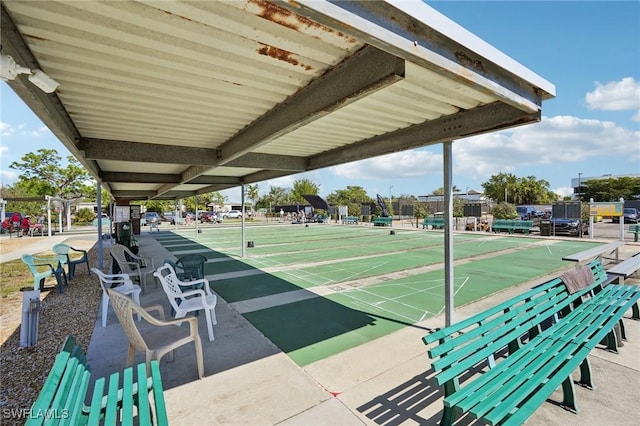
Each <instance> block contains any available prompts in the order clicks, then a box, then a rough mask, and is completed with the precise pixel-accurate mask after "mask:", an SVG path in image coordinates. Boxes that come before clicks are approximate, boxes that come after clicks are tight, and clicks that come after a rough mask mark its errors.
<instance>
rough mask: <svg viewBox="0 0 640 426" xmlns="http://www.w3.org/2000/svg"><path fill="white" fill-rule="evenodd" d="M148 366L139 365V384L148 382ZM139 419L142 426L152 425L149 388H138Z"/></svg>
mask: <svg viewBox="0 0 640 426" xmlns="http://www.w3.org/2000/svg"><path fill="white" fill-rule="evenodd" d="M146 377H147V366H146V365H145V364H139V365H138V382H140V381H141V380H142V379H145V381H146ZM138 418H139V420H140V424H141V425H150V424H152V423H151V412H150V410H149V388H148V387H147V386H139V387H138Z"/></svg>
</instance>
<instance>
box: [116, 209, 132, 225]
mask: <svg viewBox="0 0 640 426" xmlns="http://www.w3.org/2000/svg"><path fill="white" fill-rule="evenodd" d="M115 215H116V218H115V222H116V223H120V222H129V221H130V220H131V207H130V206H116V207H115Z"/></svg>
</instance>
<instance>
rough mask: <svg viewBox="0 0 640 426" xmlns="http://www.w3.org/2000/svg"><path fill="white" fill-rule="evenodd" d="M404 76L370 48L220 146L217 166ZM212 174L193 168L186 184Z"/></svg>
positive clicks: (394, 61)
mask: <svg viewBox="0 0 640 426" xmlns="http://www.w3.org/2000/svg"><path fill="white" fill-rule="evenodd" d="M404 73H405V67H404V60H402V59H399V58H397V57H396V56H394V55H390V54H388V53H386V52H384V51H382V50H379V49H377V48H375V47H371V46H366V47H364V48H362V49H360V50H359V51H358V52H356V53H355V54H353V55H352V56H351V57H349V58H347V59H345V60H344V61H343V62H341V63H340V64H338V65H337V66H336V67H334V68H333V69H332V70H330V71H328V72H327V73H325V74H324V75H322V76H320V77H319V78H317V79H315V80H314V81H312V82H311V83H309V84H308V85H307V86H306V87H304V88H303V89H301V90H299V91H298V92H297V93H296V94H295V95H293V96H290V97H289V98H287V99H286V100H285V101H283V102H282V103H280V104H279V105H277V106H275V107H274V108H273V109H271V110H270V111H269V112H267V113H266V114H264V115H263V116H262V117H260V118H258V119H257V120H255V121H254V122H253V123H252V124H251V125H250V126H248V127H246V128H244V129H243V130H242V131H240V132H239V133H237V134H236V135H235V136H233V137H232V138H231V139H229V140H227V141H226V142H225V143H223V144H222V145H220V147H219V149H220V157H219V158H218V161H217V164H216V165H218V166H223V165H226V164H228V163H230V162H231V161H234V160H236V159H238V158H240V157H242V156H244V155H246V154H248V153H249V152H250V151H251V150H254V149H256V148H257V147H259V146H261V145H263V144H265V143H267V142H269V141H271V140H273V139H275V138H277V137H280V136H283V135H285V134H287V133H290V132H292V131H294V130H296V129H298V128H300V127H302V126H304V125H306V124H308V123H311V122H313V121H315V120H317V119H318V118H320V117H323V116H325V115H327V114H329V113H331V112H333V111H335V110H338V109H340V108H342V107H344V106H346V105H348V104H350V103H352V102H354V101H356V100H358V99H361V98H363V97H366V96H368V95H370V94H371V93H374V92H376V91H378V90H380V89H383V88H385V87H388V86H390V85H391V84H393V83H395V82H397V81H400V80H401V79H403V78H404ZM209 170H210V169H207V168H206V167H201V166H197V165H196V166H194V167H191V168H189V169H187V170H186V171H185V172H184V173H183V175H182V181H183V182H187V181H190V180H192V179H194V178H195V177H197V176H199V175H201V174H205V173H207V172H208V171H209ZM169 189H170V188H167V190H169ZM159 195H160V194H159Z"/></svg>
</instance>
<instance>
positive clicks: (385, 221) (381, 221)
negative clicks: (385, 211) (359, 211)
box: [373, 216, 393, 226]
mask: <svg viewBox="0 0 640 426" xmlns="http://www.w3.org/2000/svg"><path fill="white" fill-rule="evenodd" d="M392 223H393V218H392V217H382V216H380V217H377V218H375V220H374V221H373V226H391V224H392Z"/></svg>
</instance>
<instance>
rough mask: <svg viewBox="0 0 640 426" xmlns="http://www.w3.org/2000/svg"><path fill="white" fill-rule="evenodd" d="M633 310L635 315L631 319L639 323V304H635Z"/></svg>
mask: <svg viewBox="0 0 640 426" xmlns="http://www.w3.org/2000/svg"><path fill="white" fill-rule="evenodd" d="M631 310H632V311H633V314H632V315H631V319H634V320H636V321H639V320H640V309H638V302H636V303H634V304H633V306H631Z"/></svg>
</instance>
